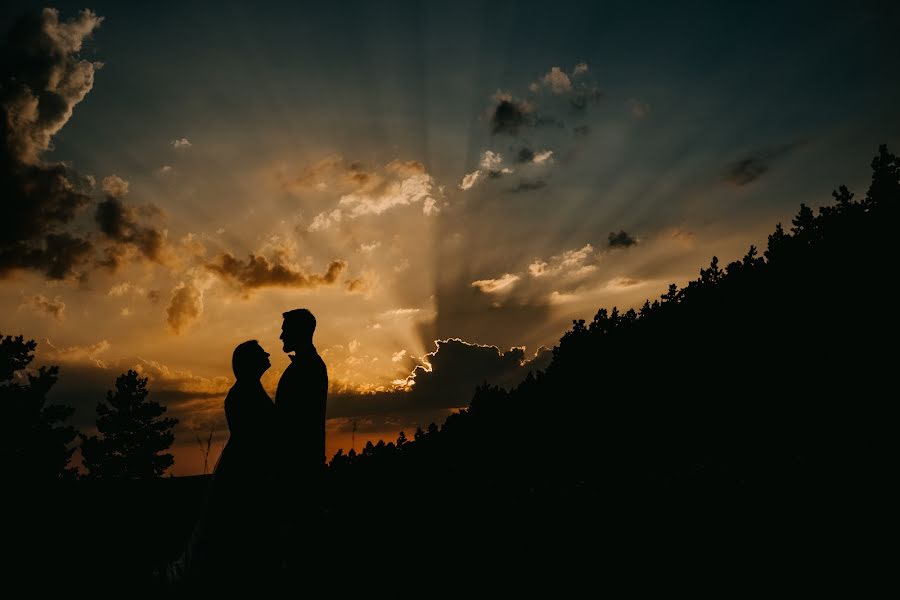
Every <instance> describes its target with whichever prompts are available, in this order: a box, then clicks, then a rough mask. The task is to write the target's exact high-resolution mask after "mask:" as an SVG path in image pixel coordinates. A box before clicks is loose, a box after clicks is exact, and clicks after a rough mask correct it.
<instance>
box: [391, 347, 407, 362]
mask: <svg viewBox="0 0 900 600" xmlns="http://www.w3.org/2000/svg"><path fill="white" fill-rule="evenodd" d="M404 358H406V350H399V351H397V352H394V353H393V354H391V362H395V363H398V362H402V361H403V359H404Z"/></svg>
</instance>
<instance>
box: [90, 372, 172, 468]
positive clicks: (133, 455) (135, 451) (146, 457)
mask: <svg viewBox="0 0 900 600" xmlns="http://www.w3.org/2000/svg"><path fill="white" fill-rule="evenodd" d="M148 393H149V391H148V390H147V378H146V377H143V378H142V377H139V376H138V374H137V373H136V372H135V371H130V370H129V371H128V372H127V373H125V374H124V375H120V376H119V377H118V378H117V379H116V391H115V392H113V391H112V390H110V391H108V392H107V393H106V404H104V403H102V402H101V403H99V404H97V430H98V431H99V432H100V434H102V437H97V436H90V437H87V436H85V435H82V436H81V455H82V460H83V461H84V466H85V468H87V469H88V471H89V474H90V476H91V477H108V478H119V479H147V478H153V477H160V476H161V475H162V474H163V473H165V471H166V469H168V468H169V467H171V466H172V465H173V464H174V463H175V460H174V458H173V456H172V455H171V454H168V453H165V454H163V452H164V451H165V450H167V449H168V448H169V447H170V446H171V445H172V442H174V441H175V434H174V432H173V431H172V428H173V427H174V426H175V425H176V424H177V423H178V420H177V419H172V418H160V417H161V416H162V414H163V413H165V412H166V408H165V407H164V406H160V405H159V403H157V402H153V401H151V400H147V394H148Z"/></svg>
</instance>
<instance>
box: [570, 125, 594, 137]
mask: <svg viewBox="0 0 900 600" xmlns="http://www.w3.org/2000/svg"><path fill="white" fill-rule="evenodd" d="M572 133H573V134H574V135H575V137H587V136H589V135H591V127H590V125H576V126H575V127H573V128H572Z"/></svg>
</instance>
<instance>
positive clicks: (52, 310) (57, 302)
mask: <svg viewBox="0 0 900 600" xmlns="http://www.w3.org/2000/svg"><path fill="white" fill-rule="evenodd" d="M26 307H27V308H31V309H32V310H33V311H35V312H37V313H38V314H44V315H48V316H51V317H53V318H54V319H56V320H57V321H63V320H65V318H66V314H65V313H66V303H65V302H63V301H62V298H60V297H59V296H57V297H56V298H54V299H53V300H51V299H49V298H47V297H46V296H44V295H43V294H35V295H33V296H28V297H27V298H25V300H24V301H23V302H22V304H20V305H19V308H20V309H21V308H26Z"/></svg>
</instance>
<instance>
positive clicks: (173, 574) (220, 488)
mask: <svg viewBox="0 0 900 600" xmlns="http://www.w3.org/2000/svg"><path fill="white" fill-rule="evenodd" d="M231 366H232V369H233V370H234V376H235V379H236V381H235V383H234V385H233V386H231V389H230V390H229V391H228V395H227V396H226V397H225V417H226V419H227V420H228V429H229V431H230V437H229V438H228V443H227V444H225V448H224V449H223V450H222V454H221V456H220V457H219V461H218V462H217V463H216V468H215V471H214V473H213V477H212V484H211V486H210V490H209V493H208V495H207V500H206V507H205V509H204V511H203V514H202V515H201V517H200V520H199V521H198V523H197V525H196V526H195V527H194V531H193V533H192V534H191V538H190V540H188V544H187V547H186V549H185V551H184V554H183V555H182V556H181V558H179V559H178V561H176V562H175V563H174V564H173V565H171V566H170V567H169V569H168V572H167V578H168V580H169V581H170V582H172V583H176V582H178V583H188V584H191V585H197V586H202V587H205V588H208V587H226V586H229V585H231V584H233V583H237V582H240V581H244V582H248V581H253V580H258V579H259V578H260V577H261V574H262V572H263V571H265V570H266V569H267V568H268V566H269V564H270V562H271V550H272V548H273V540H272V539H271V538H272V523H271V522H270V521H269V519H268V517H267V515H269V514H270V513H271V511H270V510H268V507H267V505H268V503H269V502H271V500H272V475H273V464H274V458H275V457H274V455H273V448H274V441H275V440H274V439H273V438H274V415H275V406H274V405H273V404H272V400H271V399H270V398H269V396H268V394H266V391H265V390H264V389H263V387H262V383H261V382H260V377H262V374H263V373H265V372H266V370H267V369H268V368H269V367H270V366H271V363H270V362H269V354H268V353H267V352H266V351H265V350H263V349H262V347H261V346H260V345H259V344H258V343H257V342H256V340H251V341H248V342H244V343H243V344H240V345H239V346H238V347H237V348H235V349H234V354H233V355H232V359H231ZM263 577H264V576H263Z"/></svg>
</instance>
